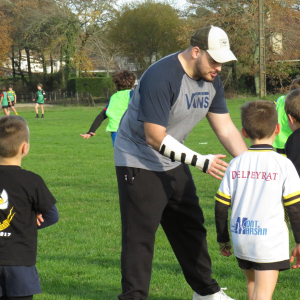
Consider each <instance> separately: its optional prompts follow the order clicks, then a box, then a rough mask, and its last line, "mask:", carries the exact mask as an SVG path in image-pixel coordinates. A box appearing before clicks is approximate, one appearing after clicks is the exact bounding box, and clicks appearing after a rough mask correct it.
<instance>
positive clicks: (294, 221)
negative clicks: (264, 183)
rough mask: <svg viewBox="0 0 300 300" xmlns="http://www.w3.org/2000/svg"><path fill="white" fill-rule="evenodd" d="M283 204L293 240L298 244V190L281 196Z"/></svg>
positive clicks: (299, 214)
mask: <svg viewBox="0 0 300 300" xmlns="http://www.w3.org/2000/svg"><path fill="white" fill-rule="evenodd" d="M283 205H284V208H285V211H286V213H287V215H288V217H289V220H290V223H291V227H292V231H293V234H294V238H295V242H296V243H297V244H300V191H298V192H295V193H292V194H289V195H287V196H285V197H283Z"/></svg>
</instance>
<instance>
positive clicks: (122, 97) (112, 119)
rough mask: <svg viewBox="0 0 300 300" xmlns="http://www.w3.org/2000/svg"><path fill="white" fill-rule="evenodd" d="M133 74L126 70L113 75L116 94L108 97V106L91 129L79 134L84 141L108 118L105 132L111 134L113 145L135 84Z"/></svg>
mask: <svg viewBox="0 0 300 300" xmlns="http://www.w3.org/2000/svg"><path fill="white" fill-rule="evenodd" d="M135 78H136V77H135V74H134V73H133V72H131V71H128V70H123V71H120V72H117V73H115V74H114V75H113V82H114V84H115V87H116V89H117V92H116V93H115V94H113V95H112V96H111V97H110V100H109V103H108V105H107V106H106V107H105V108H104V109H103V110H102V111H101V113H100V114H99V115H98V116H97V117H96V119H95V120H94V122H93V124H92V125H91V128H90V129H89V131H88V132H87V133H86V134H80V135H81V136H82V137H83V138H84V139H89V138H90V137H91V136H93V135H95V131H96V130H97V129H98V128H99V127H100V125H101V124H102V122H103V121H104V120H105V119H106V118H108V119H109V122H108V125H107V127H106V131H108V132H110V133H111V139H112V142H113V145H114V142H115V138H116V135H117V130H118V128H119V123H120V121H121V118H122V116H123V114H124V113H125V111H126V110H127V107H128V103H129V101H130V98H131V96H132V94H133V90H132V88H133V86H134V83H135Z"/></svg>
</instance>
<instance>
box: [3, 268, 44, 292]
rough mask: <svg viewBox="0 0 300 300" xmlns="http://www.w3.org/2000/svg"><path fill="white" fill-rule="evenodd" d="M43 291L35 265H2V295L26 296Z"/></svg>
mask: <svg viewBox="0 0 300 300" xmlns="http://www.w3.org/2000/svg"><path fill="white" fill-rule="evenodd" d="M41 292H42V290H41V285H40V279H39V275H38V272H37V269H36V267H35V266H29V267H27V266H0V296H3V295H6V296H8V297H25V296H31V295H35V294H39V293H41Z"/></svg>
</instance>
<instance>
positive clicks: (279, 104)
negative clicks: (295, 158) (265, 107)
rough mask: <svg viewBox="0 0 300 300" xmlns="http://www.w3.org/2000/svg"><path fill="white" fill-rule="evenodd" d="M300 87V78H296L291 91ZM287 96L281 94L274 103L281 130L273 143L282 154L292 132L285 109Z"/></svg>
mask: <svg viewBox="0 0 300 300" xmlns="http://www.w3.org/2000/svg"><path fill="white" fill-rule="evenodd" d="M299 88H300V78H298V79H294V80H293V81H292V84H291V86H290V91H293V90H295V89H299ZM285 98H286V96H285V95H284V96H280V97H279V98H278V99H277V100H276V101H275V102H274V103H275V104H276V110H277V113H278V123H279V124H280V132H279V134H278V135H277V136H276V138H275V141H274V143H273V147H274V148H276V151H277V152H278V153H281V154H285V149H284V145H285V143H286V141H287V139H288V137H289V136H290V135H291V134H292V130H291V129H290V127H289V124H288V117H287V115H286V113H285V110H284V103H285Z"/></svg>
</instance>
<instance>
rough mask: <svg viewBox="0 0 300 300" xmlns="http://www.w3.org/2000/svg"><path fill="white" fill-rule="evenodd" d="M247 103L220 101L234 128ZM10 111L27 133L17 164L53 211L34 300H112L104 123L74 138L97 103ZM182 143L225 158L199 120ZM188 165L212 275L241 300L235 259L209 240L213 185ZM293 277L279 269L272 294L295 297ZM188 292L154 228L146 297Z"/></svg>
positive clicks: (115, 262) (109, 163)
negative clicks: (45, 193)
mask: <svg viewBox="0 0 300 300" xmlns="http://www.w3.org/2000/svg"><path fill="white" fill-rule="evenodd" d="M253 99H254V98H251V99H250V100H253ZM268 99H269V100H275V99H276V96H272V97H270V98H268ZM247 100H249V98H247V99H246V98H245V99H236V100H230V101H228V108H229V111H230V114H231V117H232V119H233V121H234V123H235V124H236V126H237V127H238V128H239V129H240V128H241V123H240V117H239V114H240V113H239V107H240V105H241V104H243V103H244V102H245V101H247ZM17 109H18V112H19V114H20V115H21V116H23V117H24V118H25V119H26V120H27V122H28V125H29V128H30V131H31V140H30V142H31V148H30V152H29V155H28V156H27V157H26V158H25V159H24V160H23V163H22V167H23V168H25V169H28V170H31V171H33V172H36V173H38V174H40V175H41V176H42V177H43V178H44V180H45V182H46V183H47V185H48V187H49V189H50V190H51V191H52V193H53V194H54V196H55V197H56V199H57V201H58V203H57V207H58V210H59V213H60V221H59V222H58V223H57V224H56V225H54V226H51V227H49V228H46V229H44V230H41V231H39V242H38V258H37V268H38V271H39V275H40V279H41V285H42V290H43V293H42V294H40V295H37V296H35V299H37V300H38V299H43V300H46V299H47V300H48V299H49V300H50V299H51V300H52V299H53V300H54V299H55V300H56V299H58V300H67V299H72V300H75V299H90V300H96V299H97V300H110V299H117V295H118V294H119V293H120V292H121V288H120V280H121V276H120V251H121V226H120V212H119V205H118V190H117V181H116V176H115V167H114V163H113V148H112V142H111V138H110V134H108V133H106V132H105V127H106V124H107V120H106V121H105V122H104V124H102V126H101V127H100V128H99V129H98V131H97V133H96V136H95V137H93V138H90V139H89V140H84V139H83V138H81V137H80V136H79V134H80V133H85V132H86V131H87V130H88V129H89V126H90V124H91V122H92V121H93V120H94V118H95V117H96V115H97V114H98V113H99V111H100V110H101V109H102V107H94V108H89V107H46V110H45V119H35V118H34V117H35V112H34V109H33V108H22V107H21V105H19V106H17ZM205 143H207V144H205ZM186 145H187V146H188V147H190V148H192V149H193V150H195V151H197V152H200V153H204V154H206V153H213V154H216V153H223V154H226V155H227V158H226V160H227V161H230V159H231V157H230V156H229V155H228V153H227V152H226V151H225V150H224V148H223V147H222V146H221V144H220V143H219V141H218V140H217V138H216V136H215V135H214V134H213V133H212V130H211V128H210V127H209V124H208V122H207V121H206V120H203V121H202V122H200V123H199V124H198V125H197V126H196V127H195V128H194V130H193V131H192V133H191V134H190V136H189V137H188V139H187V141H186ZM191 170H192V174H193V177H194V180H195V183H196V186H197V190H198V195H199V198H200V205H201V207H202V208H203V211H204V216H205V220H206V221H205V226H206V228H207V231H208V234H207V240H208V246H209V252H210V255H211V258H212V268H213V277H214V278H215V279H216V280H217V281H218V282H219V284H220V285H221V287H227V288H228V289H227V293H228V294H229V295H230V296H231V297H233V298H234V299H239V300H246V299H247V297H246V283H245V280H244V277H243V274H242V273H241V271H240V269H239V268H238V266H237V263H236V261H235V258H234V257H233V256H232V257H230V258H225V257H223V256H221V255H220V253H219V251H218V245H217V243H216V233H215V224H214V199H213V196H214V194H215V193H216V191H217V189H218V187H219V184H220V182H219V181H217V180H215V179H213V178H212V177H210V176H208V175H205V174H203V173H201V172H200V171H199V170H198V169H195V168H191ZM292 245H293V242H292V236H291V246H292ZM299 275H300V271H299V270H293V271H292V270H289V271H285V272H282V273H281V274H280V277H279V282H278V285H277V288H276V290H275V293H274V298H273V299H283V298H284V299H286V300H288V299H298V298H299V289H300V283H299V280H298V277H299ZM192 294H193V292H192V291H191V289H190V287H189V286H188V284H187V283H186V282H185V280H184V277H183V274H182V271H181V269H180V267H179V264H178V262H177V260H176V258H175V256H174V254H173V252H172V249H171V247H170V245H169V243H168V241H167V239H166V237H165V235H164V233H163V231H162V229H161V228H159V230H158V232H157V238H156V245H155V255H154V261H153V272H152V280H151V286H150V296H149V299H150V300H191V299H192Z"/></svg>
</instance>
